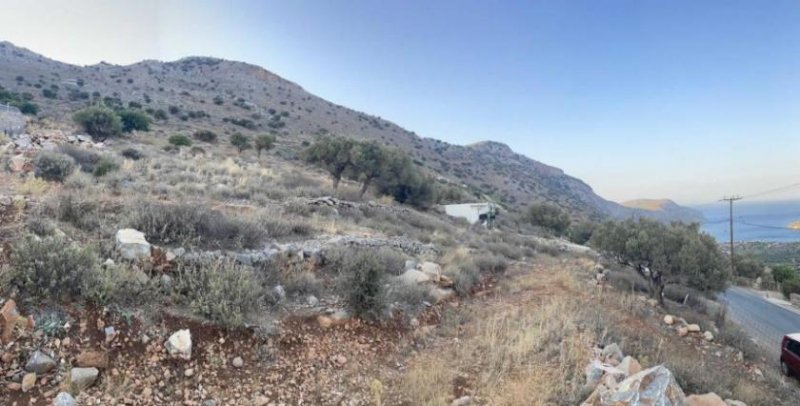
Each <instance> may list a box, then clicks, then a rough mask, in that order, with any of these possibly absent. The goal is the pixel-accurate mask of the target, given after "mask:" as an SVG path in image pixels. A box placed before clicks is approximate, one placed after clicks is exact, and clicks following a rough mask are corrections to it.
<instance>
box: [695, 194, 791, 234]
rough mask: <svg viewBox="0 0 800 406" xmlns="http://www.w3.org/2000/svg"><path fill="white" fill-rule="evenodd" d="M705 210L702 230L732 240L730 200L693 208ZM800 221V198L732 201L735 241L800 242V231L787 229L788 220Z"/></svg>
mask: <svg viewBox="0 0 800 406" xmlns="http://www.w3.org/2000/svg"><path fill="white" fill-rule="evenodd" d="M694 208H695V209H697V210H700V211H702V212H703V215H704V216H705V222H704V223H703V224H702V229H703V231H705V232H707V233H709V234H711V235H712V236H714V238H716V239H717V241H720V242H725V241H729V239H730V235H729V234H728V233H729V232H730V231H729V224H728V209H729V208H728V203H727V202H719V203H717V204H709V205H703V206H696V207H694ZM797 220H800V200H794V201H782V202H748V201H746V200H741V201H737V202H734V203H733V239H734V240H735V241H771V242H792V241H800V230H790V229H788V226H789V223H791V222H793V221H797Z"/></svg>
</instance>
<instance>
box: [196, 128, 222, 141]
mask: <svg viewBox="0 0 800 406" xmlns="http://www.w3.org/2000/svg"><path fill="white" fill-rule="evenodd" d="M194 139H196V140H198V141H203V142H208V143H213V142H217V133H215V132H213V131H211V130H197V131H195V133H194Z"/></svg>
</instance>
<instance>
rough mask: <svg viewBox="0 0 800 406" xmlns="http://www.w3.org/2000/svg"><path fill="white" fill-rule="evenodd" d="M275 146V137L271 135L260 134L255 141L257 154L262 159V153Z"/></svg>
mask: <svg viewBox="0 0 800 406" xmlns="http://www.w3.org/2000/svg"><path fill="white" fill-rule="evenodd" d="M274 145H275V136H274V135H270V134H259V135H257V136H256V139H255V147H256V153H257V154H258V157H259V158H261V151H269V150H270V149H272V147H273V146H274Z"/></svg>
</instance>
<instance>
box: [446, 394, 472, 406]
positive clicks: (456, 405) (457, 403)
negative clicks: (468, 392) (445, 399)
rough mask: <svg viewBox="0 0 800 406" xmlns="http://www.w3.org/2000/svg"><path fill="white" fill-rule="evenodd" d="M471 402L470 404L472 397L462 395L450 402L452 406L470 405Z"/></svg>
mask: <svg viewBox="0 0 800 406" xmlns="http://www.w3.org/2000/svg"><path fill="white" fill-rule="evenodd" d="M469 404H470V397H469V396H462V397H460V398H458V399H456V400H454V401H453V402H452V403H450V406H469Z"/></svg>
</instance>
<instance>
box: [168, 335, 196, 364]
mask: <svg viewBox="0 0 800 406" xmlns="http://www.w3.org/2000/svg"><path fill="white" fill-rule="evenodd" d="M164 347H165V348H166V349H167V352H168V353H169V355H171V356H173V357H178V358H182V359H185V360H187V361H188V360H190V359H192V333H190V332H189V330H186V329H184V330H178V331H177V332H175V333H174V334H172V335H171V336H170V337H169V340H167V342H166V343H164Z"/></svg>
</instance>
